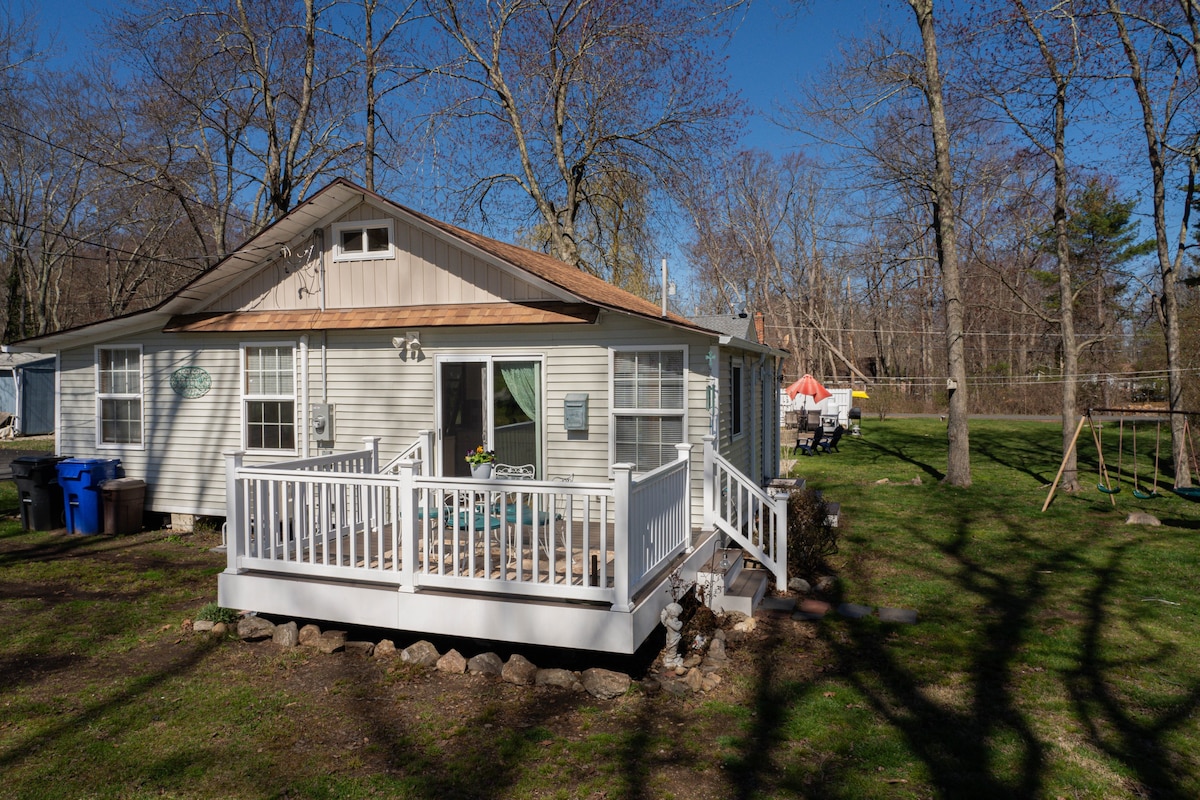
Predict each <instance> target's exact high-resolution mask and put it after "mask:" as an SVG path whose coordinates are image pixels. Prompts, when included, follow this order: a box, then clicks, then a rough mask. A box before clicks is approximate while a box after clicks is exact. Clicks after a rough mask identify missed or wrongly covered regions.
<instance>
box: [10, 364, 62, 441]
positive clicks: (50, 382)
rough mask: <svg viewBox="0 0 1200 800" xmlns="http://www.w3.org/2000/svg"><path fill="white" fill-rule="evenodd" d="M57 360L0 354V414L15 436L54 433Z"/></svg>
mask: <svg viewBox="0 0 1200 800" xmlns="http://www.w3.org/2000/svg"><path fill="white" fill-rule="evenodd" d="M54 400H55V398H54V356H52V355H51V356H47V355H45V354H44V353H0V414H5V413H7V414H11V415H12V432H13V434H14V435H16V436H34V435H36V434H43V433H54V416H55V415H54Z"/></svg>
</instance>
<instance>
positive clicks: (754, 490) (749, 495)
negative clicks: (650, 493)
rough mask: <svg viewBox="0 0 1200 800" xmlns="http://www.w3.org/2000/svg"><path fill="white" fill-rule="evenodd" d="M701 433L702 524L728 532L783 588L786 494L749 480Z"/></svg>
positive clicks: (779, 587)
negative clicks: (702, 473) (702, 452)
mask: <svg viewBox="0 0 1200 800" xmlns="http://www.w3.org/2000/svg"><path fill="white" fill-rule="evenodd" d="M713 444H714V440H713V437H712V436H706V437H704V527H705V528H706V529H710V530H712V529H716V530H720V531H721V532H723V533H725V534H726V535H728V536H729V537H730V538H731V539H733V540H734V541H735V542H737V543H738V544H739V545H740V546H741V547H742V548H744V549H745V550H746V551H747V552H748V553H750V555H752V556H753V557H754V558H756V559H757V560H758V561H759V562H760V563H761V564H762V565H763V566H764V567H766V568H767V569H768V570H770V572H771V574H772V575H773V576H774V577H775V586H776V588H777V589H778V590H779V591H781V592H782V591H786V590H787V494H786V493H778V494H769V493H768V492H766V491H764V490H763V489H762V488H761V487H760V486H758V484H756V483H753V482H751V481H750V480H749V479H748V478H747V477H746V476H745V475H743V474H742V473H741V472H740V471H739V470H738V469H737V467H735V466H733V465H732V464H730V463H729V461H727V460H726V459H725V458H724V457H723V456H722V455H721V454H720V453H718V452H717V450H716V448H715V447H714V446H713Z"/></svg>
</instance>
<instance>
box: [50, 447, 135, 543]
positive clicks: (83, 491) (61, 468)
mask: <svg viewBox="0 0 1200 800" xmlns="http://www.w3.org/2000/svg"><path fill="white" fill-rule="evenodd" d="M120 471H121V460H120V459H119V458H68V459H66V460H65V461H60V462H58V485H59V486H61V487H62V490H63V510H64V512H65V516H66V521H67V532H68V533H80V534H84V535H89V536H90V535H92V534H95V533H100V532H101V531H103V530H104V510H103V506H102V504H101V498H102V495H101V493H100V484H102V483H104V482H105V481H110V480H113V479H114V478H119V477H121V476H120V475H119V474H118V473H119V472H120Z"/></svg>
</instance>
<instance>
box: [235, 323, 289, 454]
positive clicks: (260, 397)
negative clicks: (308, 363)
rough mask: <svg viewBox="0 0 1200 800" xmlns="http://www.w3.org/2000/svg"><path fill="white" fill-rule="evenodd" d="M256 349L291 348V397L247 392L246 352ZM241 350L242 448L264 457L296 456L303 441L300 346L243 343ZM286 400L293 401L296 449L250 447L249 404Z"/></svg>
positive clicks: (240, 403) (287, 342)
mask: <svg viewBox="0 0 1200 800" xmlns="http://www.w3.org/2000/svg"><path fill="white" fill-rule="evenodd" d="M255 347H276V348H278V347H289V348H291V350H292V393H291V395H282V394H249V393H248V392H247V388H248V387H247V385H246V383H247V368H248V367H249V362H248V359H247V353H246V351H247V350H249V349H250V348H255ZM239 349H240V352H241V359H240V364H241V371H240V373H239V375H238V383H239V394H240V396H241V400H240V402H239V404H238V405H239V408H240V411H241V416H242V448H243V449H244V450H245V451H246V452H247V453H255V454H264V455H296V454H297V453H298V452H299V448H300V439H301V437H300V433H301V431H300V423H301V420H300V398H299V397H298V396H297V392H298V391H299V388H300V386H299V382H300V375H299V372H300V368H299V365H298V364H297V363H296V356H297V351H298V349H299V347H298V344H297V343H296V342H293V341H286V342H242V343H241V344H240V348H239ZM286 400H291V402H292V441H293V444H294V447H292V448H291V449H290V450H288V449H271V448H263V447H251V446H250V437H249V434H250V422H249V419H250V415H249V414H248V413H247V404H248V403H252V402H272V401H273V402H280V401H286Z"/></svg>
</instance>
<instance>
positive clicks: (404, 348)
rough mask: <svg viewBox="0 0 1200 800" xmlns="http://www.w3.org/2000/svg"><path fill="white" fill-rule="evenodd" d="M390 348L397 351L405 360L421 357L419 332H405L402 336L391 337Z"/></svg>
mask: <svg viewBox="0 0 1200 800" xmlns="http://www.w3.org/2000/svg"><path fill="white" fill-rule="evenodd" d="M392 347H394V348H396V349H397V350H399V351H400V354H401V355H402V356H404V357H405V358H413V359H415V358H417V357H419V356H420V355H421V332H420V331H405V333H404V335H403V336H393V337H392Z"/></svg>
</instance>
